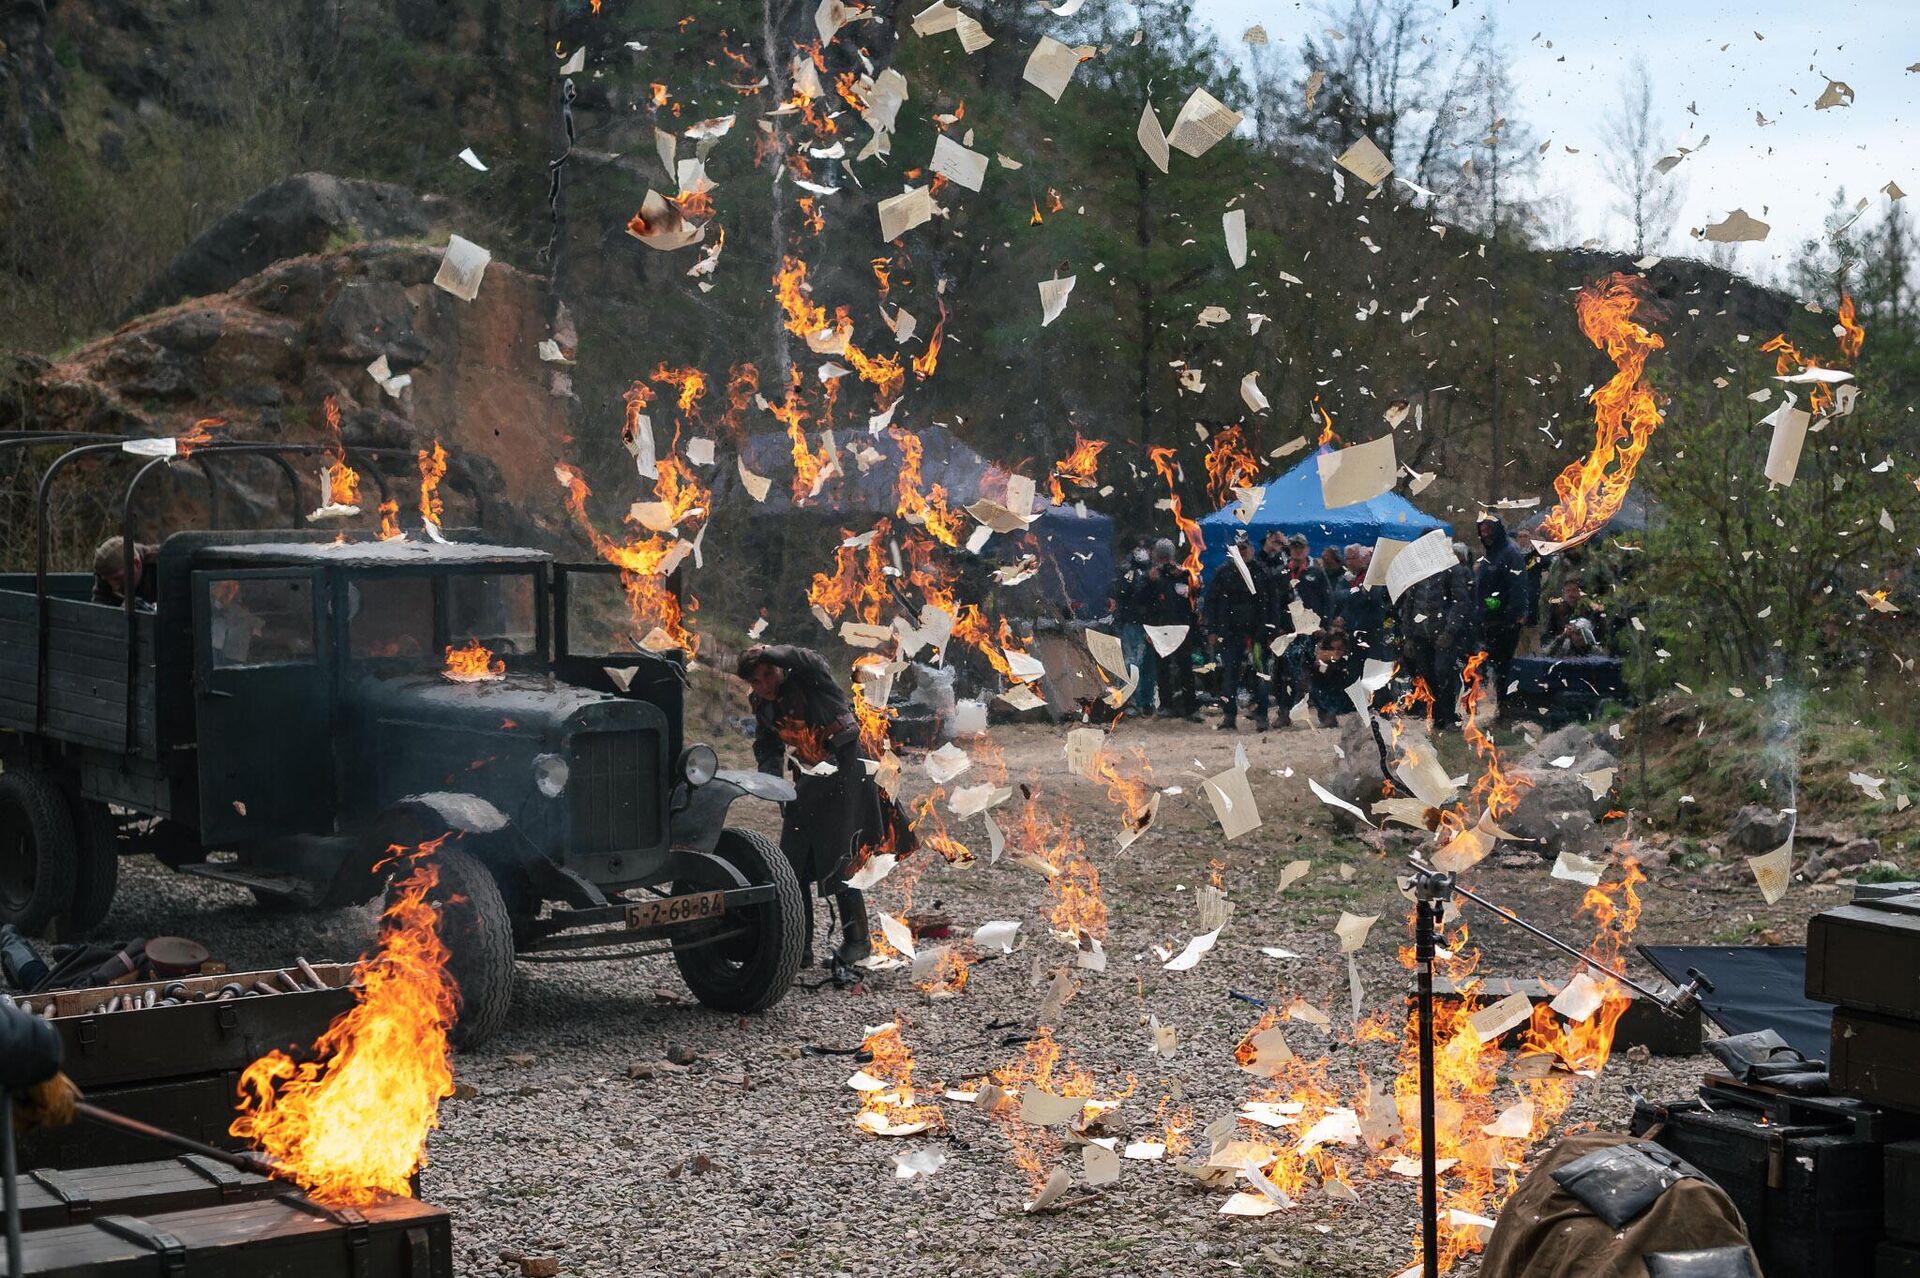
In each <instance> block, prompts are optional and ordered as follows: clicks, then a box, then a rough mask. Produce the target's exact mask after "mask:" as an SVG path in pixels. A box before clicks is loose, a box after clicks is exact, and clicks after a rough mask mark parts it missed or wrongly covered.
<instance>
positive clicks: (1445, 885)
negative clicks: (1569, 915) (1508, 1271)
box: [1408, 857, 1713, 1278]
mask: <svg viewBox="0 0 1920 1278" xmlns="http://www.w3.org/2000/svg"><path fill="white" fill-rule="evenodd" d="M1408 862H1409V864H1411V865H1412V866H1413V911H1414V913H1413V954H1414V962H1415V963H1416V965H1417V966H1416V968H1415V971H1414V982H1415V985H1414V992H1415V1003H1416V1012H1417V1018H1418V1022H1419V1034H1420V1260H1421V1268H1420V1272H1421V1274H1422V1275H1423V1278H1439V1275H1440V1165H1439V1151H1438V1149H1437V1148H1436V1145H1437V1139H1436V1133H1435V1130H1434V1128H1435V1125H1436V1118H1435V1115H1436V1112H1437V1109H1438V1105H1437V1102H1436V1099H1435V1096H1434V1070H1433V958H1434V946H1435V944H1436V941H1437V938H1438V937H1439V935H1440V927H1441V924H1442V921H1443V920H1444V919H1445V917H1446V911H1447V901H1448V900H1449V899H1451V898H1452V897H1454V896H1455V895H1458V896H1462V897H1465V898H1466V899H1467V900H1469V901H1472V902H1473V903H1474V904H1475V905H1478V906H1481V907H1482V908H1484V909H1486V910H1488V911H1490V912H1492V913H1493V914H1494V915H1495V916H1497V917H1499V918H1501V919H1504V920H1506V921H1507V922H1509V923H1511V924H1513V925H1514V926H1515V927H1518V928H1521V929H1522V930H1524V931H1526V932H1529V933H1531V934H1532V935H1534V936H1537V937H1539V938H1540V939H1541V940H1543V941H1545V942H1546V943H1547V944H1549V945H1551V946H1553V947H1554V948H1555V949H1558V950H1561V951H1563V952H1565V953H1567V954H1569V955H1571V956H1572V957H1574V958H1575V959H1578V960H1579V961H1580V962H1582V963H1585V964H1586V965H1587V966H1588V967H1591V968H1593V969H1594V970H1595V971H1596V972H1601V973H1603V974H1605V975H1606V976H1607V977H1608V978H1610V979H1612V980H1615V981H1618V982H1620V984H1622V985H1624V986H1626V987H1627V988H1628V989H1631V990H1634V991H1636V992H1637V993H1639V994H1641V995H1643V996H1645V997H1647V998H1650V999H1652V1000H1653V1001H1654V1002H1655V1003H1657V1004H1659V1006H1660V1007H1661V1008H1662V1009H1664V1010H1665V1011H1667V1012H1669V1013H1671V1014H1672V1015H1675V1016H1678V1015H1680V1014H1681V1013H1683V1012H1685V1011H1686V1010H1687V1008H1689V1007H1691V1006H1692V1005H1693V1003H1694V1002H1695V1001H1696V1000H1697V999H1698V998H1699V997H1700V994H1701V993H1702V991H1705V992H1708V993H1711V992H1712V990H1713V982H1711V981H1709V980H1708V979H1707V978H1706V977H1704V976H1702V975H1701V974H1700V973H1699V972H1698V971H1696V970H1694V969H1692V968H1688V969H1687V983H1686V984H1685V985H1682V986H1681V987H1680V988H1679V989H1677V990H1674V991H1673V992H1671V993H1666V994H1663V993H1660V992H1659V991H1656V990H1652V989H1649V988H1648V987H1647V986H1645V985H1642V984H1640V983H1639V982H1638V981H1636V980H1634V979H1633V978H1631V977H1629V976H1627V975H1625V974H1624V973H1622V972H1618V971H1615V970H1614V969H1613V968H1611V967H1608V966H1607V965H1606V964H1605V963H1602V962H1600V961H1599V960H1598V959H1595V958H1593V957H1591V956H1589V955H1587V954H1586V953H1584V952H1582V951H1580V950H1577V949H1575V948H1574V947H1573V946H1571V945H1569V944H1567V943H1566V942H1565V941H1563V940H1561V939H1560V938H1559V937H1557V936H1555V935H1553V934H1552V933H1551V932H1547V931H1544V930H1542V929H1541V928H1537V927H1535V926H1534V925H1533V924H1531V923H1529V922H1527V921H1526V920H1525V919H1523V918H1521V917H1520V916H1519V915H1518V914H1515V913H1514V912H1513V911H1511V910H1508V909H1505V908H1503V907H1501V906H1498V905H1495V904H1494V903H1493V902H1492V901H1489V900H1487V899H1486V898H1485V897H1483V896H1479V895H1476V894H1475V893H1473V892H1469V891H1468V890H1467V889H1466V888H1463V887H1461V886H1460V883H1459V881H1458V879H1457V878H1456V876H1455V875H1454V874H1453V873H1452V872H1451V871H1444V870H1436V869H1434V868H1433V867H1432V866H1430V865H1427V864H1425V863H1424V862H1422V861H1420V860H1419V859H1418V858H1417V857H1410V858H1408Z"/></svg>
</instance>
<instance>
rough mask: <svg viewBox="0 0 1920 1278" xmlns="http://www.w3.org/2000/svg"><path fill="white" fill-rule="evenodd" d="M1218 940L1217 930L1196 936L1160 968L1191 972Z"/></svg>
mask: <svg viewBox="0 0 1920 1278" xmlns="http://www.w3.org/2000/svg"><path fill="white" fill-rule="evenodd" d="M1227 837H1228V838H1232V837H1233V836H1232V835H1228V836H1227ZM1219 939H1220V929H1219V928H1215V929H1214V930H1213V931H1211V932H1205V933H1202V934H1201V935H1199V936H1196V937H1194V938H1193V939H1192V940H1190V941H1188V942H1187V948H1185V949H1184V950H1181V951H1180V952H1179V953H1178V954H1176V955H1174V956H1173V957H1172V958H1171V959H1168V960H1167V962H1166V963H1165V964H1163V965H1162V966H1163V967H1164V969H1165V970H1166V971H1169V972H1187V971H1191V970H1193V966H1194V964H1196V963H1198V962H1199V961H1200V960H1201V958H1202V957H1204V956H1205V955H1206V954H1207V953H1208V952H1209V951H1210V950H1212V949H1213V944H1214V942H1215V941H1218V940H1219ZM1161 953H1163V954H1164V953H1166V951H1165V950H1162V951H1161Z"/></svg>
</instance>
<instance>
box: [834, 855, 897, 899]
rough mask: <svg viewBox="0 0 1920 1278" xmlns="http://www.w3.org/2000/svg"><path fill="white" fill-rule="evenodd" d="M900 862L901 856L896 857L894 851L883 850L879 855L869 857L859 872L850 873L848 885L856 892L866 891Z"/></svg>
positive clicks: (891, 871)
mask: <svg viewBox="0 0 1920 1278" xmlns="http://www.w3.org/2000/svg"><path fill="white" fill-rule="evenodd" d="M898 863H899V858H897V857H895V856H894V855H893V853H891V852H882V853H881V854H880V855H878V856H875V857H871V858H869V859H868V861H867V863H866V864H865V865H863V866H861V867H860V869H859V871H858V872H857V873H854V874H851V875H849V876H848V877H847V886H848V887H850V888H852V889H853V890H854V891H856V892H864V891H866V890H867V889H868V888H870V887H872V886H873V885H874V884H876V883H878V882H879V881H880V880H881V879H884V878H886V877H887V875H889V874H891V873H893V867H894V866H895V865H897V864H898Z"/></svg>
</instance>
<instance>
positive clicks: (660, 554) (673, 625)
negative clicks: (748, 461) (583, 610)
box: [553, 458, 707, 657]
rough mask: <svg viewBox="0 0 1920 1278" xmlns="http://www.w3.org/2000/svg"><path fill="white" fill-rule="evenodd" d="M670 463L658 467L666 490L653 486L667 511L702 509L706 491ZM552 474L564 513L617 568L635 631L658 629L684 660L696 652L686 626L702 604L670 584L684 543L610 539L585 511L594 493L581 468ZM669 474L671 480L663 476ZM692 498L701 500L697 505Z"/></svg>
mask: <svg viewBox="0 0 1920 1278" xmlns="http://www.w3.org/2000/svg"><path fill="white" fill-rule="evenodd" d="M673 460H674V459H672V458H669V459H665V460H663V461H662V462H661V463H660V473H661V475H662V477H663V481H664V486H663V484H662V483H661V482H656V484H655V490H654V491H655V493H656V495H658V496H660V498H661V500H662V501H663V502H665V503H666V504H667V505H668V507H669V508H670V509H671V508H672V507H673V506H675V505H676V504H677V503H678V502H688V503H689V509H691V507H692V505H693V504H698V505H701V506H702V507H703V508H704V507H705V499H706V495H707V494H706V490H704V489H701V488H699V487H698V486H697V482H696V481H694V480H693V479H692V477H691V475H690V474H688V473H687V472H686V471H685V470H684V469H683V468H681V467H678V466H674V465H670V464H669V463H670V462H671V461H673ZM553 474H554V478H555V479H557V480H559V481H560V483H561V485H562V486H563V487H565V488H566V490H567V497H566V503H567V509H568V510H570V511H572V512H573V517H574V520H575V521H576V522H577V523H579V525H580V527H581V530H582V531H583V532H585V533H586V535H587V538H588V540H589V541H591V542H592V543H593V549H594V552H595V553H596V554H598V555H599V556H600V557H601V558H602V559H604V560H606V561H607V562H608V563H610V564H613V565H614V566H615V567H617V568H619V569H620V584H621V585H622V586H623V587H625V589H626V592H627V608H628V611H629V612H630V613H631V615H632V618H633V622H634V627H635V630H636V632H637V633H638V634H639V635H640V636H641V637H642V639H643V640H644V638H645V637H647V636H649V635H651V634H652V632H653V631H655V630H658V631H659V632H660V633H661V634H662V635H664V636H665V637H666V639H667V641H668V642H669V643H671V644H672V645H673V646H674V647H677V648H679V649H680V650H681V651H683V652H685V653H686V654H687V655H688V656H690V657H691V656H694V655H695V654H697V653H698V652H699V650H700V638H699V636H698V635H697V634H695V633H694V632H693V630H692V629H690V628H689V627H688V625H687V624H686V622H687V619H688V617H690V615H691V614H692V613H693V612H694V611H695V610H696V609H697V608H698V607H699V606H700V604H699V600H697V599H695V598H694V597H693V595H692V594H690V593H689V594H688V595H687V596H686V599H685V600H684V602H683V601H682V599H681V597H680V596H679V595H678V594H677V593H675V591H674V590H673V588H672V586H671V585H670V584H669V580H668V575H669V574H670V573H671V571H672V569H673V568H675V567H677V566H678V565H679V563H680V561H681V560H682V559H683V558H684V557H685V556H686V554H687V552H688V549H689V547H688V545H687V543H685V542H683V541H681V540H679V539H678V538H672V537H667V536H665V535H663V534H659V533H655V534H652V535H650V536H645V537H638V536H636V537H634V538H633V539H632V540H630V541H626V542H620V541H616V540H614V539H613V538H612V537H609V536H608V535H607V534H605V533H603V532H601V531H600V530H599V528H597V527H595V526H594V523H593V519H592V517H591V516H590V515H589V514H588V513H587V498H588V497H590V496H592V489H590V488H588V487H587V480H586V477H585V476H584V475H582V474H581V473H580V470H579V468H578V467H577V466H573V465H570V464H568V463H566V462H561V463H559V464H558V465H556V466H555V467H554V468H553ZM669 475H671V476H672V478H667V477H668V476H669ZM683 484H684V487H683ZM695 498H698V499H699V500H698V501H697V502H696V501H695V500H694V499H695Z"/></svg>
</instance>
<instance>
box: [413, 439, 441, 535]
mask: <svg viewBox="0 0 1920 1278" xmlns="http://www.w3.org/2000/svg"><path fill="white" fill-rule="evenodd" d="M415 460H417V461H418V462H419V463H420V518H422V519H424V520H426V521H427V522H428V523H430V524H432V525H433V526H434V527H435V528H438V527H440V526H441V524H442V523H443V522H444V521H445V519H446V507H445V504H444V503H442V502H441V500H440V481H441V480H443V479H445V478H446V477H447V450H446V449H444V448H442V447H440V441H439V440H437V439H436V440H434V441H433V448H432V450H431V451H429V450H428V449H425V448H422V449H421V450H420V451H419V453H418V454H417V455H416V458H415Z"/></svg>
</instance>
